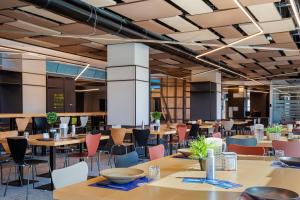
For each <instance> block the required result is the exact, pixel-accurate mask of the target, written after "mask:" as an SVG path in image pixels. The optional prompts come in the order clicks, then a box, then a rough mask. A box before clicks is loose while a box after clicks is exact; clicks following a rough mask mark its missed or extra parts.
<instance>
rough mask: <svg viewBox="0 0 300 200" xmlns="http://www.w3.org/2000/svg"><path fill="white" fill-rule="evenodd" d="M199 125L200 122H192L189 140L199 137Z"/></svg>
mask: <svg viewBox="0 0 300 200" xmlns="http://www.w3.org/2000/svg"><path fill="white" fill-rule="evenodd" d="M199 131H200V129H199V125H198V124H191V129H190V132H189V135H188V140H194V139H197V138H198V137H199Z"/></svg>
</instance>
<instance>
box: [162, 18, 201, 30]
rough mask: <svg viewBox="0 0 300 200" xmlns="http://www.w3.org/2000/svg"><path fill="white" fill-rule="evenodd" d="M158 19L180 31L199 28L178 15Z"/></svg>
mask: <svg viewBox="0 0 300 200" xmlns="http://www.w3.org/2000/svg"><path fill="white" fill-rule="evenodd" d="M159 20H160V21H161V22H163V23H165V24H167V25H169V26H171V27H173V28H175V29H177V30H179V31H181V32H187V31H197V30H199V28H198V27H197V26H195V25H193V24H191V23H190V22H188V21H186V20H185V19H183V18H182V17H180V16H175V17H168V18H162V19H159Z"/></svg>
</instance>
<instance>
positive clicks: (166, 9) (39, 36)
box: [0, 0, 300, 78]
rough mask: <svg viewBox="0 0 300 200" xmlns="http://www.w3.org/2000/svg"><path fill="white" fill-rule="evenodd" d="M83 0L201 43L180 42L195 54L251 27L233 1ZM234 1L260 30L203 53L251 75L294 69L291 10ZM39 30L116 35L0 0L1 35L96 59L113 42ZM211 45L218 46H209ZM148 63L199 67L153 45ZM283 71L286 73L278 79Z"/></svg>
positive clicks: (167, 68)
mask: <svg viewBox="0 0 300 200" xmlns="http://www.w3.org/2000/svg"><path fill="white" fill-rule="evenodd" d="M85 1H86V2H88V3H91V4H93V5H97V6H99V7H105V9H107V10H111V11H113V12H115V13H116V14H119V15H120V16H122V17H125V18H127V19H129V20H132V22H133V23H135V24H136V25H138V26H140V27H142V28H145V29H147V30H149V31H152V32H155V33H157V34H160V35H165V36H168V37H170V38H173V39H175V40H178V41H183V42H198V43H203V44H204V45H203V46H191V45H185V46H186V47H188V48H190V49H193V50H194V51H195V52H197V53H199V54H201V53H205V52H208V51H210V50H212V49H216V48H217V47H219V46H222V45H225V44H229V43H231V42H233V41H236V40H239V39H242V38H246V37H247V36H249V35H252V34H253V33H256V32H257V29H256V28H255V27H254V25H253V24H252V23H251V21H250V20H249V18H248V17H247V16H246V15H245V14H244V13H243V12H242V11H241V10H240V9H239V8H238V7H237V6H236V4H235V3H234V2H233V0H209V1H205V0H184V1H182V0H122V1H116V0H105V1H95V0H85ZM240 1H241V3H242V5H243V6H246V8H247V9H248V11H249V12H250V13H251V14H252V15H253V16H254V17H255V18H256V19H257V21H258V22H259V24H260V26H261V27H262V28H263V30H264V33H265V34H263V35H260V36H257V37H254V38H251V39H249V40H246V41H243V42H241V43H238V44H237V46H234V47H231V48H225V49H222V50H221V51H217V52H214V53H212V54H208V55H207V56H206V57H207V58H210V59H212V60H214V61H216V62H218V63H219V62H222V63H225V64H227V65H228V66H229V67H231V68H232V69H234V70H236V71H239V72H241V73H244V74H246V75H247V76H249V77H251V78H257V77H261V76H264V75H265V76H270V75H276V74H282V73H285V72H293V71H298V70H299V69H300V67H298V65H299V64H300V52H299V50H298V49H299V48H298V46H299V45H298V44H299V42H300V37H299V35H298V33H297V31H296V24H295V20H294V19H292V18H291V17H290V16H294V14H293V13H291V14H290V15H281V10H280V9H279V8H278V7H277V4H278V2H280V0H240ZM209 2H210V3H209ZM30 24H32V25H30ZM30 27H31V28H30ZM42 30H43V31H44V32H48V33H51V30H52V31H53V33H59V34H75V35H87V36H88V35H91V34H92V35H95V36H97V37H103V38H119V37H118V36H116V35H112V34H111V33H106V32H104V31H102V30H99V29H94V28H93V27H90V26H88V25H85V24H82V23H78V22H75V21H74V20H72V19H68V18H66V17H64V16H60V15H57V14H54V13H51V12H49V11H45V10H43V9H41V8H36V7H35V6H32V5H30V4H28V3H24V2H22V1H17V0H1V3H0V37H1V38H6V39H10V40H15V41H20V42H24V43H28V44H33V45H37V46H42V47H46V48H51V49H55V50H59V51H63V52H69V53H73V54H77V55H82V56H86V57H90V58H94V59H100V60H106V45H107V44H112V43H117V42H118V41H107V40H101V39H95V38H88V39H80V38H63V37H53V36H50V35H45V34H43V33H39V31H42ZM213 44H214V45H219V46H211V45H213ZM238 46H241V47H238ZM253 46H258V47H262V48H287V49H293V50H295V51H288V50H284V49H283V50H270V49H261V48H257V49H256V48H254V47H253ZM252 47H253V48H252ZM150 66H151V67H152V69H153V70H152V71H154V72H157V73H167V74H170V75H172V76H178V77H183V76H187V75H188V74H190V73H191V71H190V70H191V69H195V68H196V69H198V68H201V69H204V67H202V66H199V65H198V64H195V63H194V62H192V61H190V60H186V59H183V58H181V57H180V58H179V57H177V56H174V55H171V54H168V53H164V52H161V51H158V50H155V49H151V50H150ZM296 75H297V74H296ZM288 76H291V75H287V76H283V77H282V78H285V77H288ZM226 77H227V78H228V77H230V76H228V75H225V74H224V78H226ZM235 78H237V77H235Z"/></svg>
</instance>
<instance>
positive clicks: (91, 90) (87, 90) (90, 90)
mask: <svg viewBox="0 0 300 200" xmlns="http://www.w3.org/2000/svg"><path fill="white" fill-rule="evenodd" d="M99 90H100V89H99V88H93V89H85V90H75V92H93V91H99Z"/></svg>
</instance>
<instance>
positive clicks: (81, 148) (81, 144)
mask: <svg viewBox="0 0 300 200" xmlns="http://www.w3.org/2000/svg"><path fill="white" fill-rule="evenodd" d="M83 145H84V143H80V144H79V152H80V153H82V152H83ZM79 161H80V162H81V161H84V159H83V158H80V159H79Z"/></svg>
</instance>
